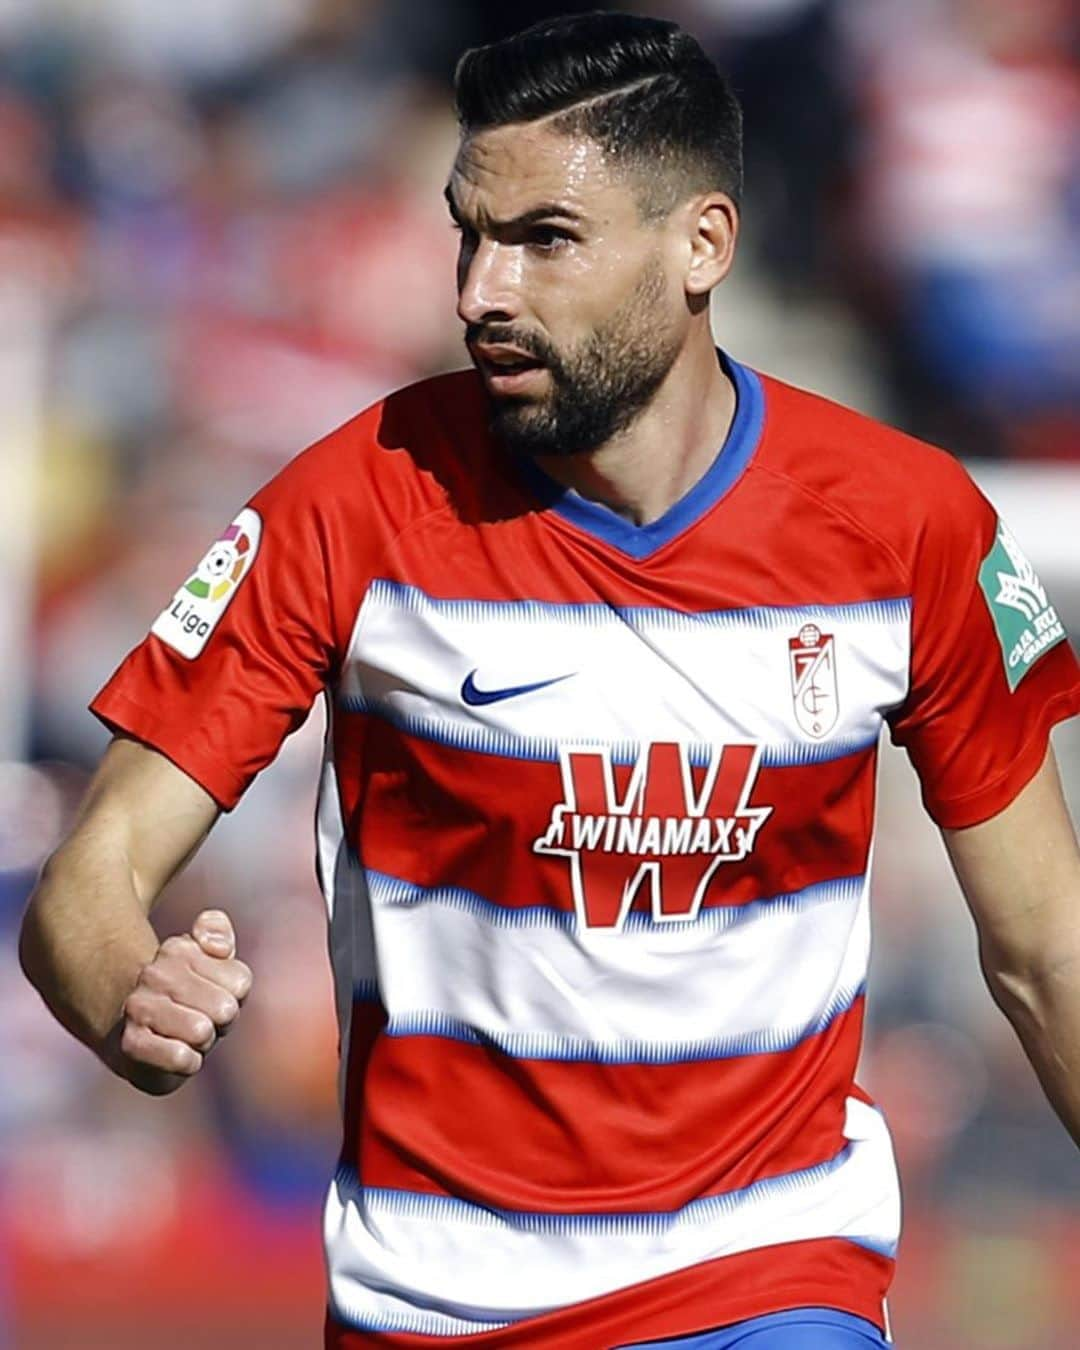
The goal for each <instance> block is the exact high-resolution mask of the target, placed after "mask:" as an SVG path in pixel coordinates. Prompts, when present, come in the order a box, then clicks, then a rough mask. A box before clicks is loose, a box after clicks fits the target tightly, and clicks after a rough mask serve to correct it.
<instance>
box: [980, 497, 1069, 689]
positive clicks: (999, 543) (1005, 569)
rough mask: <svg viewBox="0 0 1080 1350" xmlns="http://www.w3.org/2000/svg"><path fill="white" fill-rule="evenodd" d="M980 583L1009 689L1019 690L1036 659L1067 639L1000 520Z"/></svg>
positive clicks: (1014, 542) (1038, 582) (1038, 584)
mask: <svg viewBox="0 0 1080 1350" xmlns="http://www.w3.org/2000/svg"><path fill="white" fill-rule="evenodd" d="M979 585H980V586H981V588H982V593H983V596H984V598H985V600H986V604H987V608H988V609H989V610H990V618H991V619H992V620H993V623H994V632H995V633H996V634H997V639H998V642H999V643H1000V644H1001V659H1002V662H1003V663H1004V666H1005V676H1006V678H1007V679H1008V681H1009V689H1010V690H1015V689H1016V686H1017V685H1018V684H1019V683H1020V681H1021V680H1022V679H1023V678H1024V676H1025V675H1026V674H1027V673H1028V671H1029V670H1030V669H1031V667H1032V665H1033V664H1034V663H1035V661H1036V659H1037V658H1038V657H1040V656H1041V655H1042V654H1043V652H1045V651H1048V650H1049V649H1050V648H1051V647H1053V646H1054V645H1055V644H1056V643H1058V642H1061V641H1062V640H1063V639H1064V637H1065V627H1064V625H1063V624H1062V622H1061V620H1060V619H1059V618H1058V614H1057V610H1056V609H1055V608H1054V606H1053V605H1052V604H1051V603H1050V601H1049V600H1048V599H1047V596H1046V591H1045V589H1044V587H1043V585H1042V582H1040V580H1039V578H1038V577H1037V576H1036V575H1035V569H1034V568H1033V567H1032V565H1031V563H1029V562H1028V560H1027V558H1026V557H1025V556H1024V553H1023V550H1022V549H1021V548H1020V545H1019V544H1018V543H1017V542H1016V540H1015V539H1014V538H1013V536H1012V534H1011V533H1010V532H1009V530H1008V529H1007V528H1006V526H1005V525H1004V524H1003V523H1002V522H1001V521H1000V520H999V521H998V528H997V535H996V536H995V538H994V544H993V547H992V548H991V550H990V552H989V553H988V554H987V555H986V557H985V558H984V559H983V561H982V566H981V567H980V568H979Z"/></svg>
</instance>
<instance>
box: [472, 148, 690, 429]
mask: <svg viewBox="0 0 1080 1350" xmlns="http://www.w3.org/2000/svg"><path fill="white" fill-rule="evenodd" d="M446 195H447V200H448V202H449V204H450V211H451V214H452V215H453V216H454V218H455V221H456V222H457V224H458V225H459V226H460V228H461V251H460V255H459V259H458V295H459V300H458V314H459V316H460V317H461V319H462V320H463V321H464V323H465V325H466V331H465V340H466V343H467V345H468V348H469V353H470V355H471V356H472V359H473V361H474V363H475V364H476V366H477V369H478V370H479V371H480V373H481V375H482V376H483V379H484V383H485V386H486V388H487V392H488V396H489V398H490V400H491V405H492V423H493V427H494V430H495V432H496V434H497V435H498V436H499V437H500V438H501V439H502V440H503V442H504V443H505V444H506V445H507V446H508V447H509V448H511V449H513V450H517V451H520V452H523V453H527V454H532V455H554V454H575V453H580V452H583V451H588V450H593V449H595V448H596V447H597V446H599V445H602V444H604V443H605V442H606V441H608V440H609V439H610V438H611V437H612V436H614V435H616V434H617V433H618V432H619V431H621V430H623V429H624V428H625V427H627V426H629V425H630V423H631V422H632V421H633V420H634V419H635V417H636V416H637V415H638V413H639V412H640V411H641V410H642V408H643V407H645V405H646V404H647V403H648V402H649V400H650V399H651V397H652V396H653V394H654V393H655V392H656V389H657V388H658V387H659V385H660V384H661V383H662V381H663V379H664V377H665V376H666V375H667V373H668V371H669V370H670V369H671V366H672V364H673V362H674V360H675V358H676V356H677V355H678V352H679V350H680V348H681V346H682V344H683V342H684V340H685V337H686V333H687V327H688V311H687V307H686V303H685V296H684V294H683V290H682V287H681V284H680V274H679V266H680V251H679V247H678V238H677V233H676V232H675V231H674V230H672V229H671V228H670V227H669V226H668V225H667V223H666V222H664V221H660V222H658V223H647V222H645V221H643V220H642V218H641V214H640V211H639V207H638V201H637V198H636V196H635V193H634V186H633V183H632V181H630V180H629V179H628V177H625V176H620V175H617V174H616V173H613V172H612V170H611V169H610V167H609V166H608V164H607V162H606V160H605V157H604V154H603V152H602V150H601V149H600V147H599V146H598V145H597V144H596V143H595V142H594V141H592V140H590V139H588V138H584V137H572V136H564V135H561V134H560V133H558V132H556V131H554V130H552V129H550V127H549V126H548V125H547V124H545V123H543V122H533V123H523V124H517V125H514V126H508V127H498V128H494V129H492V130H488V131H482V132H478V133H476V134H474V135H471V136H467V137H466V138H465V139H464V140H463V141H462V143H461V146H460V149H459V151H458V156H457V159H456V161H455V163H454V167H453V170H452V172H451V175H450V182H449V184H448V185H447V193H446Z"/></svg>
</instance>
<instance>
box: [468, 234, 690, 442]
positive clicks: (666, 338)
mask: <svg viewBox="0 0 1080 1350" xmlns="http://www.w3.org/2000/svg"><path fill="white" fill-rule="evenodd" d="M665 287H666V282H665V277H664V273H663V269H662V268H661V265H660V262H659V260H658V259H655V258H654V259H652V260H651V261H650V262H649V263H646V265H645V267H644V268H643V269H642V273H641V276H640V277H639V278H638V281H637V283H636V285H635V286H634V289H633V291H632V292H631V294H630V295H629V296H628V297H627V298H626V300H625V301H624V302H623V303H622V304H621V305H620V306H619V308H618V309H617V310H615V311H614V313H613V314H612V315H611V316H610V318H608V319H606V320H605V321H604V323H603V324H601V325H600V326H599V327H598V328H595V329H593V331H592V332H591V333H590V334H589V335H588V336H587V337H586V338H583V339H582V340H581V341H580V342H579V343H577V344H576V345H575V346H573V347H571V348H570V349H569V350H567V351H565V352H561V351H559V350H558V349H557V348H556V347H554V346H553V345H552V344H551V343H550V342H549V341H548V340H547V339H546V338H544V337H542V336H540V335H539V334H534V333H529V332H527V331H520V330H517V329H515V328H513V327H512V326H510V325H506V324H501V325H488V326H483V325H480V324H477V325H470V327H469V330H468V332H467V334H466V340H467V341H470V342H471V341H473V340H479V339H481V338H482V340H483V341H485V342H489V343H493V344H494V343H499V342H503V343H507V344H509V345H512V346H514V347H517V348H519V349H520V350H521V351H523V352H527V353H528V354H529V355H530V356H531V357H532V358H533V359H534V360H537V361H539V362H541V363H542V364H543V365H544V366H545V367H546V369H547V371H548V376H549V379H550V385H551V387H550V391H549V392H548V393H547V395H546V396H544V397H542V398H536V399H528V398H514V397H498V396H496V395H493V394H490V393H489V395H488V398H489V401H490V404H491V429H492V431H493V432H494V434H495V435H496V436H497V437H498V439H499V440H500V441H501V442H502V443H503V445H505V446H506V448H507V449H508V450H510V451H512V452H514V453H515V454H519V455H529V456H537V455H581V454H586V453H587V452H588V451H590V450H595V449H597V448H598V447H599V446H601V445H604V444H605V443H606V442H607V441H610V440H611V439H612V438H613V437H615V436H618V435H619V434H620V432H623V431H625V430H626V429H627V427H629V426H630V425H631V424H632V423H633V422H634V421H635V420H636V418H637V417H638V416H639V415H640V413H641V412H642V410H643V409H644V408H645V407H646V406H647V405H648V403H649V402H650V400H651V399H652V397H653V395H654V394H655V393H656V391H657V389H659V387H660V385H661V384H662V383H663V382H664V380H665V378H666V377H667V374H668V372H669V371H670V370H671V367H672V366H673V365H674V363H675V358H676V357H677V356H678V353H679V350H680V348H681V345H682V344H681V339H680V338H679V337H678V336H677V335H676V334H675V333H673V332H671V331H670V330H669V329H668V328H667V326H666V325H665V323H664V321H663V316H662V313H661V306H660V301H661V300H662V298H663V295H664V291H665Z"/></svg>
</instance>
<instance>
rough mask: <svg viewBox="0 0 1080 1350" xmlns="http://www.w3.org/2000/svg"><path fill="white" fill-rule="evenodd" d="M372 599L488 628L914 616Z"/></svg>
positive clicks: (424, 597) (771, 623) (904, 607)
mask: <svg viewBox="0 0 1080 1350" xmlns="http://www.w3.org/2000/svg"><path fill="white" fill-rule="evenodd" d="M367 600H368V601H375V602H381V603H383V604H386V605H389V606H392V607H393V608H395V609H403V610H406V611H410V612H413V613H423V612H434V613H435V614H438V615H442V616H445V617H446V618H448V619H456V620H461V621H464V622H466V623H477V624H483V625H487V624H490V623H492V622H498V621H506V620H509V621H511V622H515V623H537V624H539V623H553V622H555V623H566V624H573V625H575V626H577V627H581V628H605V627H616V626H626V627H629V628H632V629H634V630H635V631H649V630H654V629H657V628H661V629H666V630H669V631H671V630H674V631H680V630H681V631H685V632H693V631H695V630H698V631H700V630H702V629H737V628H751V629H756V630H764V631H770V630H772V629H777V628H800V627H801V626H802V625H803V624H804V623H810V622H812V621H813V622H818V623H825V624H843V623H879V624H880V623H885V624H888V623H897V622H902V621H905V620H907V619H908V618H909V616H910V614H911V597H910V596H896V597H892V598H889V599H884V600H862V601H856V602H854V603H851V604H841V605H820V604H807V605H758V606H755V607H752V608H745V609H716V610H703V611H700V612H698V613H690V612H688V611H685V610H679V609H661V608H658V607H656V606H648V605H605V604H598V603H595V602H590V603H586V604H549V603H547V602H545V601H543V600H470V599H442V598H439V597H437V596H432V595H428V594H427V592H426V591H422V590H421V589H420V588H419V587H418V586H410V585H408V584H406V583H405V582H401V581H391V580H390V579H389V578H386V577H376V578H375V580H373V581H372V582H371V585H370V586H369V588H368V592H367Z"/></svg>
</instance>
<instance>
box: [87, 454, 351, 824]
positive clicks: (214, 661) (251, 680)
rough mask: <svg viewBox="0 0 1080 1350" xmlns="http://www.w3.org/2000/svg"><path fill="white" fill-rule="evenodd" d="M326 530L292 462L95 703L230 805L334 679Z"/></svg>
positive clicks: (221, 540)
mask: <svg viewBox="0 0 1080 1350" xmlns="http://www.w3.org/2000/svg"><path fill="white" fill-rule="evenodd" d="M298 480H300V481H299V483H298ZM325 536H326V531H325V529H324V522H323V521H322V520H321V519H320V511H319V506H318V500H317V498H314V497H313V495H312V494H311V492H310V491H304V490H303V477H302V475H298V474H296V473H290V472H289V469H288V468H287V469H286V470H285V471H283V473H282V474H280V475H279V476H278V477H277V478H276V479H274V480H273V481H272V482H270V483H269V484H267V486H266V487H265V488H263V489H262V491H261V492H259V493H258V494H257V495H256V496H255V497H254V498H253V499H252V500H251V501H250V502H249V503H248V505H247V506H246V507H245V508H244V509H243V510H242V511H241V512H240V513H239V515H238V516H237V517H236V519H235V520H233V521H232V522H231V524H230V525H228V526H227V527H226V528H225V529H224V530H223V531H222V533H221V534H220V536H219V537H218V539H217V540H216V541H215V542H214V543H213V544H211V546H210V548H209V549H208V551H207V552H206V554H205V555H204V556H203V558H202V559H201V561H200V562H199V563H198V565H197V566H196V567H195V569H194V570H193V571H192V572H191V573H190V575H189V576H188V577H187V578H186V580H184V581H183V583H182V584H181V585H180V587H179V589H178V590H177V592H176V594H175V595H174V597H173V599H172V600H171V601H170V603H169V604H168V605H167V606H166V607H165V609H164V610H162V612H161V614H160V615H159V616H158V618H157V619H156V620H155V621H154V624H153V626H152V628H151V630H150V633H149V635H148V636H147V637H146V639H145V640H144V641H143V642H142V643H140V645H139V646H138V647H136V648H135V649H134V651H132V652H131V653H130V654H129V655H128V657H127V658H126V659H125V660H124V661H123V663H122V664H121V666H120V668H119V669H118V670H117V671H116V673H115V674H114V675H113V676H112V678H111V679H110V680H109V682H108V683H107V684H106V685H105V687H104V688H103V689H102V690H101V691H100V693H99V694H98V695H97V697H96V698H95V699H94V700H93V702H92V703H91V705H90V707H91V711H92V712H94V713H95V714H96V716H98V717H99V718H100V719H101V720H102V721H103V722H104V723H105V724H106V725H107V726H108V727H109V728H110V729H112V730H114V731H121V732H125V733H127V734H129V735H131V736H134V737H136V738H137V739H138V740H141V741H143V742H145V743H146V744H148V745H150V746H152V747H153V748H154V749H156V750H159V751H161V753H162V754H164V755H166V756H167V757H168V758H169V759H171V760H172V761H173V762H174V763H175V764H176V765H178V766H179V767H180V768H181V769H183V770H184V772H185V773H187V774H189V775H190V776H191V777H192V778H194V779H195V780H196V782H198V783H199V784H201V785H202V786H203V787H204V788H205V789H206V790H207V792H209V793H210V795H211V796H212V797H214V798H215V800H216V801H217V802H218V803H219V805H221V806H222V807H223V808H225V809H226V810H230V809H231V808H232V807H233V806H235V805H236V803H237V802H238V801H239V799H240V797H241V795H242V794H243V792H244V791H245V789H246V788H247V786H248V784H249V783H250V782H251V780H252V779H253V778H254V777H255V775H256V774H257V773H258V772H259V771H260V770H261V769H262V768H264V767H265V766H266V765H267V764H268V763H269V762H270V761H271V760H272V759H273V758H274V756H275V755H276V754H277V752H278V749H279V748H280V746H281V743H282V741H283V740H284V739H285V737H286V736H288V735H289V734H290V732H292V731H295V730H296V728H297V727H299V726H300V725H301V724H302V723H303V721H304V720H305V718H306V717H307V715H308V712H309V711H310V709H311V705H312V703H313V701H314V699H315V697H316V695H317V694H318V693H319V691H320V689H321V688H322V687H323V685H324V684H326V683H327V682H328V680H329V679H330V678H331V677H332V671H333V667H334V663H335V659H336V658H335V648H336V643H335V636H334V632H333V621H332V617H331V601H330V587H329V569H328V563H327V557H326V537H325Z"/></svg>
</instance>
